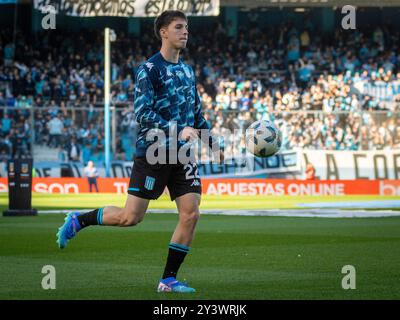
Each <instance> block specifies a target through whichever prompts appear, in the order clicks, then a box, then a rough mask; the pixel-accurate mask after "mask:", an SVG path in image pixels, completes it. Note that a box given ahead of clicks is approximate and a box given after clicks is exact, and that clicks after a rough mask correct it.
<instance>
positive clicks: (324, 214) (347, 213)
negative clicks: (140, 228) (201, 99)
mask: <svg viewBox="0 0 400 320" xmlns="http://www.w3.org/2000/svg"><path fill="white" fill-rule="evenodd" d="M91 210H94V209H74V210H40V211H38V213H39V214H54V213H57V214H66V213H69V212H71V211H73V212H88V211H91ZM147 212H148V213H158V214H161V213H178V212H177V210H176V209H149V210H148V211H147ZM201 214H207V215H225V216H263V217H307V218H381V217H399V216H400V211H393V210H378V211H372V210H338V209H304V210H303V209H300V210H296V209H290V210H281V209H271V210H229V209H226V210H221V209H216V210H212V209H204V210H201Z"/></svg>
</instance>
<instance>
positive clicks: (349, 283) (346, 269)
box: [342, 265, 356, 290]
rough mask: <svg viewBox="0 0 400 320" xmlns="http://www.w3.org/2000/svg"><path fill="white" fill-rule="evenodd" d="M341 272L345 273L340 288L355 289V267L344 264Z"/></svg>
mask: <svg viewBox="0 0 400 320" xmlns="http://www.w3.org/2000/svg"><path fill="white" fill-rule="evenodd" d="M342 274H345V276H344V277H343V279H342V288H343V289H344V290H349V289H353V290H354V289H356V268H354V266H352V265H345V266H343V268H342Z"/></svg>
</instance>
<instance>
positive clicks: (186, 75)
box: [57, 10, 224, 292]
mask: <svg viewBox="0 0 400 320" xmlns="http://www.w3.org/2000/svg"><path fill="white" fill-rule="evenodd" d="M154 31H155V35H156V37H157V38H158V39H160V40H161V43H162V44H161V49H160V51H159V52H158V53H156V54H155V55H154V56H152V57H151V58H150V59H148V61H146V62H145V63H143V64H142V65H141V66H140V67H139V68H138V71H137V74H136V84H135V98H134V111H135V116H136V121H137V122H138V123H139V132H138V137H137V141H136V149H137V153H136V156H135V159H134V165H133V168H132V175H131V179H130V182H129V189H128V195H127V200H126V203H125V207H124V208H118V207H114V206H106V207H103V208H98V209H96V210H93V211H91V212H87V213H84V214H80V213H77V212H71V213H69V214H68V215H67V217H66V218H65V222H64V224H63V225H62V226H61V227H60V228H59V231H58V233H57V237H58V239H57V243H58V245H59V247H60V248H61V249H62V248H65V246H66V245H67V243H68V241H69V240H70V239H72V238H73V237H74V236H75V235H76V234H77V232H79V231H80V230H82V229H83V228H86V227H88V226H91V225H103V226H121V227H127V226H134V225H136V224H138V223H139V222H141V221H142V220H143V217H144V215H145V213H146V210H147V208H148V205H149V201H150V200H151V199H157V198H158V197H159V196H160V195H161V194H162V193H163V191H164V189H165V187H166V186H167V187H168V191H169V194H170V198H171V201H175V202H176V206H177V209H178V212H179V221H178V224H177V226H176V228H175V231H174V233H173V235H172V238H171V241H170V243H169V246H168V247H169V250H168V257H167V261H166V265H165V269H164V273H163V275H162V277H161V280H160V282H159V284H158V288H157V291H158V292H195V289H193V288H191V287H189V286H188V284H186V283H184V282H180V281H178V280H177V279H176V276H177V273H178V270H179V268H180V266H181V264H182V262H183V261H184V259H185V256H186V255H187V253H188V252H189V251H190V245H191V243H192V240H193V236H194V232H195V227H196V224H197V221H198V219H199V214H200V211H199V205H200V195H201V181H200V178H199V176H198V172H197V166H196V163H195V162H194V161H191V162H188V163H185V164H184V163H181V162H179V161H178V162H177V163H172V161H168V162H167V163H156V164H153V162H152V161H150V162H151V163H149V159H148V152H146V151H148V149H149V147H150V146H151V144H152V142H151V141H149V140H148V139H146V134H147V133H148V132H149V131H150V130H151V129H154V128H157V130H162V132H164V133H165V134H166V136H167V138H168V139H166V141H165V147H166V150H168V155H170V154H171V153H170V151H171V150H172V151H173V152H176V153H178V150H179V149H180V148H182V146H184V145H185V144H186V143H188V142H190V141H194V140H195V139H197V138H198V134H199V130H200V129H205V130H208V131H209V130H210V128H209V125H208V124H207V122H206V120H205V119H204V117H203V115H202V113H201V103H200V99H199V97H198V93H197V90H196V81H195V74H194V72H193V69H192V68H191V67H190V66H189V65H186V64H185V63H183V62H182V60H180V59H179V54H180V51H181V50H182V49H184V48H185V47H186V43H187V41H188V20H187V18H186V16H185V14H184V13H183V12H181V11H172V10H169V11H165V12H163V13H162V14H161V15H160V16H158V17H157V18H156V20H155V22H154ZM174 131H175V132H176V133H177V135H178V138H177V143H176V144H175V145H176V147H174V146H173V145H172V144H171V143H170V142H169V141H171V140H170V138H173V137H171V134H170V133H171V132H174ZM207 141H208V143H209V145H210V147H211V148H212V150H214V153H213V154H214V155H215V156H216V157H217V161H223V157H224V156H223V151H222V150H219V149H217V151H216V152H215V150H216V148H215V143H216V144H218V142H217V141H216V140H214V139H213V138H210V139H207ZM170 158H171V157H168V160H170Z"/></svg>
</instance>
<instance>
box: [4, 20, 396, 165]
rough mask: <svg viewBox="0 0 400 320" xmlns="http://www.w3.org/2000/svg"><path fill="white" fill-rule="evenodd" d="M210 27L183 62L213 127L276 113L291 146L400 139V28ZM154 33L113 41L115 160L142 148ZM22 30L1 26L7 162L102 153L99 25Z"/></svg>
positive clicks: (384, 143)
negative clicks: (138, 108) (137, 102)
mask: <svg viewBox="0 0 400 320" xmlns="http://www.w3.org/2000/svg"><path fill="white" fill-rule="evenodd" d="M214 30H215V32H193V33H192V34H191V39H190V41H189V47H188V49H187V51H186V52H185V54H184V56H183V59H184V60H186V61H188V62H189V63H190V64H193V65H195V66H196V69H195V72H196V77H197V83H198V91H199V93H200V96H201V99H202V102H203V105H204V112H205V116H206V118H207V119H208V121H209V122H210V125H211V126H212V127H214V129H213V132H214V133H215V134H222V133H223V131H224V130H226V129H230V130H234V129H237V130H245V129H246V128H247V126H248V125H250V124H251V123H252V122H253V121H254V120H257V119H261V118H269V119H271V120H273V121H275V123H276V124H277V125H278V126H279V128H280V129H281V130H282V132H283V135H284V141H283V147H284V148H285V149H292V148H296V147H301V148H306V149H307V148H308V149H327V150H383V149H398V148H400V117H399V113H400V69H399V64H400V54H399V48H398V43H399V31H398V30H393V29H391V28H390V27H389V26H386V25H380V26H377V27H376V28H375V29H373V30H370V31H366V32H363V31H359V30H357V31H356V32H352V33H346V32H343V31H337V32H336V33H335V34H334V36H333V37H331V38H330V39H329V41H328V40H327V39H324V38H323V37H322V35H321V34H319V33H318V31H317V30H316V28H313V26H312V25H310V24H309V23H306V24H304V28H303V29H301V30H300V29H297V28H296V27H295V26H294V25H291V24H290V23H284V24H282V25H280V26H278V27H271V28H266V29H263V28H260V27H257V25H253V27H252V28H251V29H250V30H246V31H245V30H244V29H239V33H238V37H237V39H232V38H230V37H229V36H228V33H227V31H226V30H225V28H224V26H223V24H222V23H217V25H216V26H215V28H214ZM151 32H152V31H151V29H149V30H145V31H144V32H143V36H142V37H141V38H140V41H139V39H138V38H135V37H131V36H128V35H126V34H124V33H122V34H118V41H117V42H116V43H115V44H113V47H112V62H113V63H112V71H111V78H112V92H111V96H112V104H113V106H115V115H116V117H117V120H116V122H117V123H118V127H117V130H118V131H117V133H116V145H115V149H114V151H115V152H114V154H113V158H114V159H116V160H131V159H132V157H133V155H134V153H135V148H134V143H133V141H134V140H135V132H136V129H137V124H136V123H135V120H134V114H133V109H132V101H133V96H132V95H133V89H134V85H135V84H134V81H135V72H136V70H137V67H138V66H139V65H140V64H141V63H142V62H144V61H145V57H148V56H151V55H152V54H153V53H155V52H157V50H158V44H157V43H156V42H155V41H154V39H153V38H154V37H152V36H151ZM16 39H17V41H16V42H15V45H16V47H15V48H14V47H13V41H12V32H11V30H8V29H2V30H1V31H0V57H1V60H0V108H1V109H0V111H1V115H2V120H1V123H0V126H1V128H0V157H1V160H2V161H5V160H6V159H8V158H10V157H15V156H18V155H24V154H29V153H31V152H32V144H34V145H35V146H36V147H38V148H40V149H38V150H40V152H39V153H40V154H41V156H42V158H43V157H44V155H45V154H48V153H46V152H45V151H44V150H51V151H50V152H52V153H53V158H56V159H58V160H62V161H76V160H79V161H83V162H84V163H86V162H87V161H88V159H92V160H93V159H94V160H95V161H102V160H104V151H103V149H104V136H103V131H104V127H103V126H104V117H103V109H102V108H103V104H102V102H103V75H102V63H103V61H102V59H103V53H102V50H103V47H102V43H103V36H102V34H101V32H100V31H93V30H92V31H90V30H88V31H86V32H82V33H76V32H66V31H62V30H56V31H54V32H51V33H46V32H42V33H38V34H36V35H35V36H34V37H30V36H29V35H26V34H23V33H17V35H16ZM13 50H15V52H16V55H15V59H14V61H12V60H11V59H10V57H12V55H13ZM32 114H33V116H32ZM73 139H74V143H76V146H77V147H75V145H74V146H71V143H72V140H73ZM237 142H238V143H234V144H233V145H234V147H235V148H237V150H236V151H235V152H242V151H244V141H243V138H240V137H239V138H238V141H237ZM71 153H72V154H71Z"/></svg>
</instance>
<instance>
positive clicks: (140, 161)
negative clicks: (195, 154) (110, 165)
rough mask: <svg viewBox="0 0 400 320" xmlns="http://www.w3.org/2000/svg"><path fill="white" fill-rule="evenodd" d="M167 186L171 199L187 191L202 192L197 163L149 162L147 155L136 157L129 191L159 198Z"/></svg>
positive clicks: (141, 196)
mask: <svg viewBox="0 0 400 320" xmlns="http://www.w3.org/2000/svg"><path fill="white" fill-rule="evenodd" d="M165 187H167V188H168V191H169V195H170V198H171V201H174V200H175V199H176V198H177V197H180V196H182V195H184V194H186V193H191V192H194V193H198V194H201V180H200V177H199V172H198V169H197V165H196V163H188V164H149V163H148V162H147V161H146V158H145V157H139V158H135V159H134V163H133V167H132V174H131V179H130V181H129V188H128V193H129V194H131V195H134V196H137V197H140V198H144V199H157V198H158V197H159V196H160V195H161V194H162V193H163V192H164V189H165Z"/></svg>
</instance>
